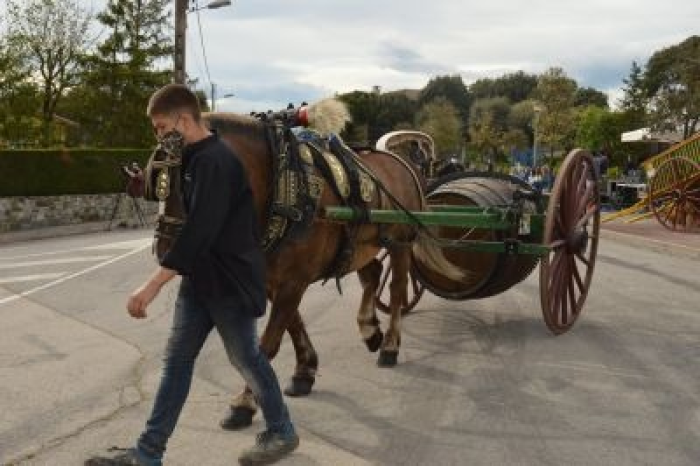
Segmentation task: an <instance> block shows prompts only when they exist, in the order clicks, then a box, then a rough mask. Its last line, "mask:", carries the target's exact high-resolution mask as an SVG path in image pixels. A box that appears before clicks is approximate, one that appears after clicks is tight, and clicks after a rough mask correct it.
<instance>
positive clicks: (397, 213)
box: [322, 207, 513, 230]
mask: <svg viewBox="0 0 700 466" xmlns="http://www.w3.org/2000/svg"><path fill="white" fill-rule="evenodd" d="M411 214H412V216H413V218H412V217H411V216H409V215H408V214H407V213H406V212H404V211H402V210H379V209H371V210H370V211H369V221H370V223H403V224H414V223H416V222H415V220H414V218H415V219H418V221H420V222H421V223H422V224H423V225H436V226H444V227H464V228H485V229H489V230H508V229H511V228H513V221H512V220H511V219H509V218H507V216H506V215H505V213H503V212H498V211H493V210H492V211H486V212H484V209H480V210H479V211H478V212H473V211H469V210H467V211H464V210H462V209H460V210H458V211H441V212H411ZM322 216H323V217H325V218H327V219H329V220H339V221H343V222H349V221H353V220H358V218H357V214H356V213H355V211H354V210H352V209H350V208H348V207H324V209H323V213H322Z"/></svg>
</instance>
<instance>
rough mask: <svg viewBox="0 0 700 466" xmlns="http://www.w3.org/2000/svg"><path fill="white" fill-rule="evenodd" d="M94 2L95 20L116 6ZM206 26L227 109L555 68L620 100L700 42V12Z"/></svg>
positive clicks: (360, 12) (264, 13)
mask: <svg viewBox="0 0 700 466" xmlns="http://www.w3.org/2000/svg"><path fill="white" fill-rule="evenodd" d="M83 1H84V2H85V3H86V4H92V6H93V8H94V9H95V10H99V9H100V8H102V7H103V6H104V4H105V3H106V1H105V0H83ZM199 3H200V5H205V4H206V3H208V0H199ZM188 19H189V29H188V62H187V72H188V74H189V75H190V76H191V77H197V78H199V79H200V83H202V84H203V86H202V87H204V88H205V89H207V90H208V89H209V85H208V79H207V77H206V72H205V66H204V63H203V59H202V49H201V46H200V38H199V30H198V27H197V21H196V14H195V13H191V14H189V15H188ZM200 19H201V22H202V29H203V37H204V43H205V50H206V55H207V59H208V63H209V72H210V75H211V80H212V81H213V82H214V83H215V84H216V86H217V95H219V96H223V95H225V94H231V93H233V94H235V96H234V97H229V98H225V99H222V100H221V101H220V102H218V106H219V109H225V110H232V111H239V112H248V111H250V110H252V109H255V110H266V109H268V108H281V107H284V106H285V105H286V104H287V102H295V103H299V102H300V101H302V100H307V101H314V100H317V99H319V98H321V97H324V96H328V95H332V94H334V93H336V92H347V91H352V90H364V91H369V90H371V89H372V86H375V85H377V86H380V87H381V89H382V90H383V91H391V90H396V89H403V88H420V87H423V86H424V85H425V84H426V83H427V82H428V80H429V79H430V78H431V77H432V76H435V75H438V74H447V73H449V74H454V73H459V74H461V75H462V77H463V79H464V81H465V83H466V84H469V83H471V82H473V81H474V80H476V79H478V78H482V77H498V76H500V75H502V74H504V73H508V72H514V71H518V70H524V71H526V72H529V73H539V72H542V71H544V70H546V69H547V68H549V67H551V66H561V67H562V68H564V70H565V71H566V72H567V74H568V75H569V76H571V77H572V78H574V79H576V80H577V81H578V83H579V85H581V86H593V87H595V88H597V89H600V90H603V91H606V92H608V93H609V94H610V95H611V96H612V97H613V100H614V99H615V98H616V97H617V96H619V89H620V87H621V86H622V85H623V83H622V80H623V78H625V77H626V76H627V75H628V73H629V69H630V66H631V63H632V61H633V60H636V61H638V62H640V63H644V62H645V61H646V60H647V58H648V57H649V56H650V55H651V54H652V53H653V52H654V51H656V50H658V49H660V48H663V47H667V46H670V45H673V44H676V43H678V42H680V41H682V40H684V39H685V38H687V37H688V36H690V35H694V34H699V33H700V31H699V28H700V1H698V0H670V1H668V0H667V1H665V2H659V1H651V0H587V1H585V2H584V1H581V0H577V1H574V0H558V1H555V0H531V1H516V0H501V1H494V0H490V1H482V2H471V1H466V0H431V1H418V0H296V1H291V0H233V1H232V6H230V7H226V8H221V9H217V10H206V9H205V10H202V11H201V12H200Z"/></svg>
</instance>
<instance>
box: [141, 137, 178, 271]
mask: <svg viewBox="0 0 700 466" xmlns="http://www.w3.org/2000/svg"><path fill="white" fill-rule="evenodd" d="M181 167H182V151H181V149H179V148H178V147H175V146H170V145H169V144H167V142H165V143H164V142H161V143H159V144H158V145H157V146H156V148H155V149H154V150H153V153H152V154H151V157H150V158H149V159H148V164H147V165H146V170H145V172H146V173H145V179H146V180H145V181H146V184H145V192H144V198H145V199H146V200H149V201H158V203H159V207H158V221H157V223H156V229H155V234H154V244H153V251H154V252H155V254H156V257H157V258H158V260H159V261H160V260H162V259H163V257H164V256H165V254H166V253H167V252H168V250H169V249H170V247H171V246H172V244H173V242H174V241H175V238H177V236H178V234H179V232H180V229H181V228H182V225H183V223H184V219H185V207H184V204H183V200H182V188H181V186H180V171H181Z"/></svg>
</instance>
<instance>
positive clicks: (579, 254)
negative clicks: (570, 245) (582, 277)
mask: <svg viewBox="0 0 700 466" xmlns="http://www.w3.org/2000/svg"><path fill="white" fill-rule="evenodd" d="M576 257H578V259H579V260H580V261H581V262H583V263H584V264H585V265H586V267H590V266H591V262H590V261H589V260H588V259H587V258H586V257H585V256H584V255H583V254H582V253H580V252H577V253H576Z"/></svg>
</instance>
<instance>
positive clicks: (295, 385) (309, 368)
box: [284, 310, 318, 396]
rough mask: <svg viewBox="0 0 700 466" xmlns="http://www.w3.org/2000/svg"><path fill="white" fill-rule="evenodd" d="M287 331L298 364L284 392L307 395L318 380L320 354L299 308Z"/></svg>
mask: <svg viewBox="0 0 700 466" xmlns="http://www.w3.org/2000/svg"><path fill="white" fill-rule="evenodd" d="M287 332H288V333H289V336H290V337H291V339H292V344H293V345H294V352H295V354H296V357H297V365H296V368H295V369H294V375H293V376H292V380H291V381H290V382H289V384H288V385H287V387H286V388H285V389H284V393H285V395H289V396H306V395H308V394H309V393H311V387H313V385H314V382H315V381H316V371H317V370H318V355H317V354H316V349H315V348H314V346H313V344H312V343H311V339H310V338H309V334H308V333H306V326H305V325H304V321H303V320H302V319H301V314H299V311H298V310H297V311H296V312H295V313H294V316H293V317H292V321H291V322H290V323H289V326H288V327H287Z"/></svg>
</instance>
